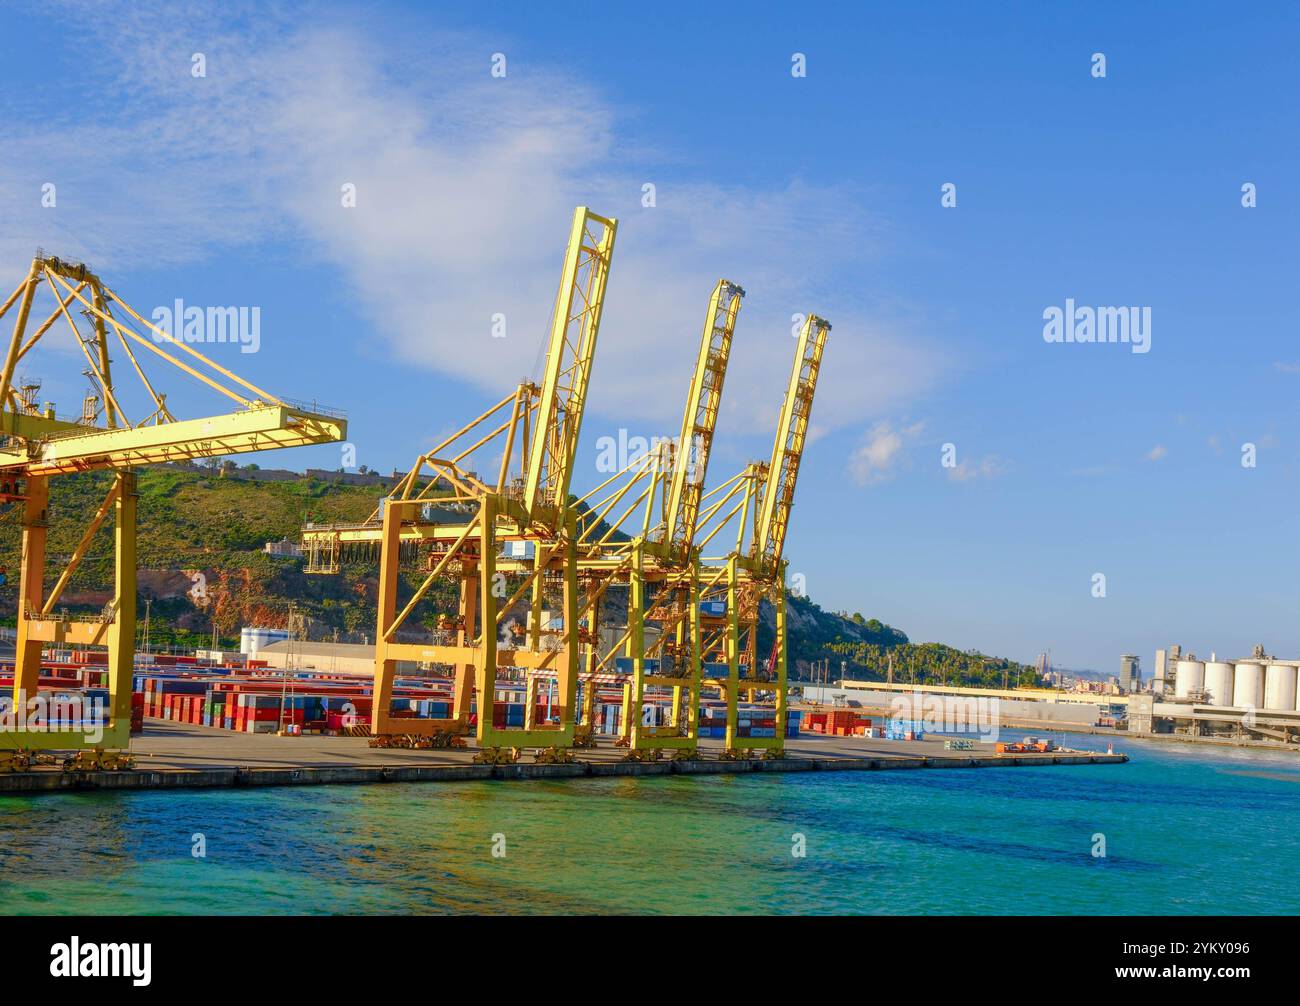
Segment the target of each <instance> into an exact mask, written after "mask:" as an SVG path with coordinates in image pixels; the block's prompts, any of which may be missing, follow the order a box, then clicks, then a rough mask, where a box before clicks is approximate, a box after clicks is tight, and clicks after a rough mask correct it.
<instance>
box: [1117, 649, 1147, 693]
mask: <svg viewBox="0 0 1300 1006" xmlns="http://www.w3.org/2000/svg"><path fill="white" fill-rule="evenodd" d="M1119 687H1120V689H1121V690H1122V691H1125V692H1127V693H1128V694H1129V695H1136V694H1137V693H1138V692H1140V691H1141V690H1142V667H1141V662H1140V661H1139V660H1138V657H1137V655H1136V654H1134V653H1126V654H1124V655H1123V656H1122V657H1120V658H1119Z"/></svg>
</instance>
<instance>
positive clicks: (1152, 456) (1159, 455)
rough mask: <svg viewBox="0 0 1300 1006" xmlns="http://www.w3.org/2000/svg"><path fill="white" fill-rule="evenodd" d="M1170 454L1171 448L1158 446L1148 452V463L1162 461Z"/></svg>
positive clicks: (1162, 445)
mask: <svg viewBox="0 0 1300 1006" xmlns="http://www.w3.org/2000/svg"><path fill="white" fill-rule="evenodd" d="M1168 454H1169V448H1167V447H1165V445H1164V444H1156V445H1155V446H1154V447H1152V448H1151V450H1149V451H1147V460H1148V461H1161V460H1163V459H1164V458H1165V457H1167V456H1168Z"/></svg>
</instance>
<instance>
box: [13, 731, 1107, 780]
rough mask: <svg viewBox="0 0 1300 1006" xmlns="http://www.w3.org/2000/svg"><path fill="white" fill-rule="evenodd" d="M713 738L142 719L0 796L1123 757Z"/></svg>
mask: <svg viewBox="0 0 1300 1006" xmlns="http://www.w3.org/2000/svg"><path fill="white" fill-rule="evenodd" d="M721 751H722V744H721V741H709V740H705V741H702V742H701V743H700V754H701V756H702V757H700V758H698V759H692V760H686V761H669V760H663V761H626V760H624V756H625V755H626V750H625V749H623V748H619V747H615V746H614V745H613V744H612V743H604V744H599V745H598V746H596V747H594V748H585V749H581V750H577V751H575V752H574V756H575V757H574V761H572V762H568V763H560V764H544V763H528V762H516V763H513V764H505V765H484V764H477V763H475V762H474V750H473V749H472V748H470V749H436V750H405V749H393V748H386V749H375V748H371V747H370V746H369V744H368V741H367V738H365V737H330V736H324V735H305V736H297V737H281V736H278V735H276V734H246V733H235V732H232V731H229V730H218V729H214V728H211V727H203V726H196V725H191V724H182V723H171V722H160V721H149V723H148V725H147V726H146V727H145V730H144V733H142V734H139V735H137V736H135V737H133V738H132V739H131V753H132V755H133V756H134V759H135V767H134V768H133V769H131V770H127V771H117V772H80V771H74V772H68V771H64V770H63V769H61V768H58V767H56V766H48V767H45V766H43V767H40V768H37V769H34V770H31V771H26V772H14V773H9V774H0V792H9V793H14V792H23V793H37V792H55V791H60V790H68V789H172V788H188V787H220V786H294V785H320V784H329V783H351V784H357V783H389V782H463V781H471V780H485V779H502V780H507V779H557V778H580V777H586V776H633V775H636V776H644V775H717V774H744V773H751V772H843V771H879V770H891V769H920V768H947V769H959V768H1010V767H1032V766H1040V767H1041V766H1052V765H1116V764H1122V763H1123V762H1126V761H1128V758H1127V756H1126V755H1124V754H1122V753H1115V754H1107V753H1105V752H1095V751H1069V750H1058V751H1050V752H1045V753H1020V754H999V753H998V752H996V751H995V750H994V747H993V745H992V744H987V743H975V744H974V745H973V747H972V748H971V749H969V750H961V751H955V750H947V749H946V748H945V746H944V743H943V739H942V738H940V737H934V738H933V739H924V740H920V741H894V740H884V739H880V738H868V737H825V736H818V735H805V736H801V737H799V738H791V739H790V740H789V742H788V743H787V745H786V752H785V757H783V758H774V759H760V758H755V759H739V760H724V759H721V758H720V757H719V755H720V754H721Z"/></svg>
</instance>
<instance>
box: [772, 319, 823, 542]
mask: <svg viewBox="0 0 1300 1006" xmlns="http://www.w3.org/2000/svg"><path fill="white" fill-rule="evenodd" d="M830 330H831V326H830V322H828V321H826V320H825V319H823V318H819V317H817V316H816V315H815V314H810V315H808V317H807V318H806V319H805V320H804V324H803V328H802V329H801V330H800V332H799V341H798V344H797V346H796V349H795V360H794V369H793V370H791V372H790V381H789V384H788V386H787V388H786V393H785V400H784V402H783V403H782V405H781V417H780V420H779V421H778V423H777V429H776V441H775V442H774V443H773V445H772V459H771V461H770V462H769V463H768V467H767V482H766V484H765V486H764V488H763V500H762V508H761V510H760V511H759V513H758V520H757V524H756V526H755V532H754V548H755V555H756V556H757V557H758V558H760V559H761V560H762V561H764V562H765V563H767V564H768V565H769V567H771V568H774V567H775V565H776V564H777V563H779V562H780V561H781V554H782V552H783V550H784V548H785V534H786V528H787V526H788V524H789V521H790V509H791V507H792V506H793V505H794V490H795V483H796V481H797V480H798V478H799V465H800V462H801V461H802V459H803V449H804V441H805V439H806V438H807V434H808V420H809V418H810V417H811V416H812V403H813V395H814V393H815V392H816V390H817V377H818V374H819V373H820V372H821V361H822V351H823V350H824V349H825V347H826V335H827V333H828V332H830Z"/></svg>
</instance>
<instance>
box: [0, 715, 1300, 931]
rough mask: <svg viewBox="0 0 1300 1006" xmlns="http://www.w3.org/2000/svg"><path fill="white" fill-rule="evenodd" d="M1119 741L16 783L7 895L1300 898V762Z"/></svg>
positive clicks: (224, 907)
mask: <svg viewBox="0 0 1300 1006" xmlns="http://www.w3.org/2000/svg"><path fill="white" fill-rule="evenodd" d="M1065 739H1066V740H1067V742H1069V743H1070V744H1071V745H1072V746H1075V747H1079V748H1085V749H1094V750H1096V749H1100V748H1102V747H1104V742H1101V741H1099V739H1098V738H1089V737H1077V738H1069V737H1066V738H1065ZM1117 748H1118V749H1120V750H1124V751H1126V752H1128V753H1129V754H1130V755H1131V756H1132V761H1131V762H1130V763H1129V764H1127V765H1122V766H1086V767H1055V768H1016V769H965V770H962V769H951V770H923V771H895V772H845V773H833V774H791V775H759V776H751V777H723V776H695V777H667V778H641V779H610V780H575V781H567V782H555V783H548V782H527V783H502V782H496V783H456V784H408V785H387V786H356V787H349V786H323V787H303V788H288V789H265V790H211V791H202V790H196V791H185V792H157V791H154V792H135V793H86V794H77V793H70V794H56V795H50V796H34V797H0V911H3V912H4V913H10V914H21V913H128V914H130V913H185V914H188V913H201V914H223V913H239V914H245V913H253V914H262V913H318V912H327V913H332V912H343V913H383V912H439V913H441V912H501V913H529V912H549V913H593V912H594V913H600V912H625V913H627V912H631V913H664V912H667V913H702V914H703V913H707V914H711V915H720V914H734V913H755V912H759V913H765V912H778V913H844V912H850V913H877V914H970V913H998V914H1005V913H1045V914H1058V913H1061V914H1063V913H1081V914H1138V913H1173V914H1181V913H1188V914H1221V913H1228V914H1254V913H1300V883H1298V881H1300V855H1298V853H1300V838H1298V837H1297V836H1300V758H1296V757H1288V756H1284V755H1280V754H1262V753H1256V752H1246V751H1237V750H1218V749H1212V748H1193V747H1189V746H1186V745H1181V744H1169V743H1153V742H1146V743H1143V742H1134V741H1127V740H1126V741H1123V742H1122V743H1121V744H1118V745H1117ZM195 833H202V834H203V836H204V838H205V841H206V852H207V855H206V857H204V858H201V859H200V858H195V857H194V856H192V855H191V850H192V848H193V842H194V840H193V836H194V834H195ZM796 833H800V834H802V835H803V836H804V837H805V842H806V855H805V856H804V857H802V858H797V857H795V856H792V855H791V851H792V847H793V843H794V840H793V836H794V835H795V834H796ZM1099 834H1100V835H1104V836H1105V845H1106V850H1105V851H1106V855H1105V857H1104V858H1103V857H1095V856H1094V855H1093V854H1092V852H1093V849H1094V847H1095V846H1096V844H1097V841H1096V840H1095V839H1094V836H1096V835H1099ZM494 836H504V847H505V848H504V851H505V855H504V856H503V857H494V856H493V855H492V850H493V841H494V838H493V837H494ZM497 842H498V849H499V847H500V839H498V840H497Z"/></svg>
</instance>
